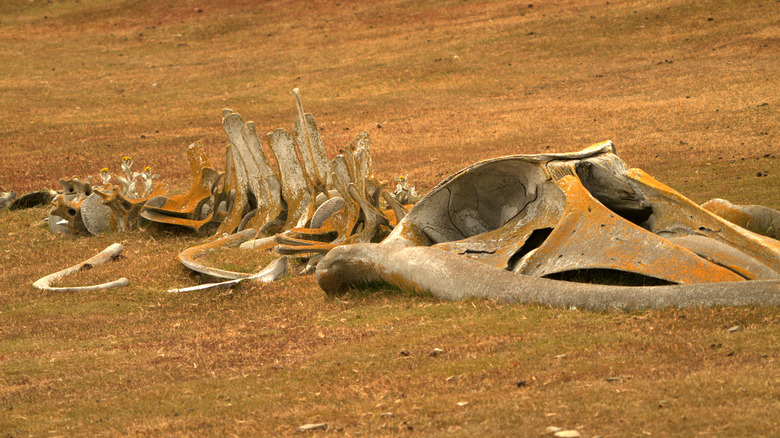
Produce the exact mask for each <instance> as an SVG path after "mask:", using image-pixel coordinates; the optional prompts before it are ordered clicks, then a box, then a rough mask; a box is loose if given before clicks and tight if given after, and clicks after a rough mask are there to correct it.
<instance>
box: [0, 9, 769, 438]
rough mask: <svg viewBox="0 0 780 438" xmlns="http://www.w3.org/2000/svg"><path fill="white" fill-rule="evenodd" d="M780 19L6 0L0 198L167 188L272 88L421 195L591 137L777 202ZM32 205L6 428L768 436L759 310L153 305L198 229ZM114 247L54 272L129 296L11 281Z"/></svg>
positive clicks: (5, 315) (2, 398) (181, 280)
mask: <svg viewBox="0 0 780 438" xmlns="http://www.w3.org/2000/svg"><path fill="white" fill-rule="evenodd" d="M778 16H780V3H777V2H776V1H769V0H758V1H725V2H724V1H697V2H689V1H683V0H662V1H622V0H610V1H604V0H600V1H587V0H583V1H533V0H529V1H527V2H524V3H518V2H508V1H499V0H496V1H476V0H474V1H472V0H467V1H462V0H461V1H425V2H420V1H415V2H413V1H383V2H380V1H364V2H352V1H345V0H342V1H309V2H302V1H301V2H285V1H264V2H254V1H247V0H228V1H220V2H206V1H194V0H192V1H190V0H174V1H167V2H158V1H153V0H117V1H108V0H80V1H78V0H77V1H72V0H68V1H66V0H61V1H60V0H49V1H40V0H30V1H28V0H13V1H6V2H2V3H0V59H2V62H0V105H2V108H4V111H3V112H2V114H3V116H2V117H0V132H1V133H2V135H0V188H2V189H4V190H15V191H17V192H19V193H21V192H25V191H28V190H33V189H39V188H43V187H50V188H58V187H57V181H58V180H59V178H61V177H70V176H73V175H75V176H78V177H84V176H86V175H89V174H91V175H93V176H94V177H95V178H97V175H98V172H99V170H100V169H101V168H102V167H106V166H107V167H110V168H111V169H112V171H114V172H117V171H118V170H119V163H120V160H121V157H122V156H124V155H130V156H132V157H133V159H134V160H135V162H136V163H137V166H146V165H150V166H152V167H153V168H154V170H155V173H159V174H160V175H161V180H162V181H164V182H167V183H168V184H169V185H170V186H171V187H172V188H173V191H183V190H184V189H185V188H186V187H188V185H189V182H190V181H189V168H188V164H187V162H186V159H185V153H184V152H185V148H186V146H187V145H188V144H189V143H191V142H192V141H195V140H202V141H203V143H204V144H205V145H206V148H207V150H208V153H209V156H210V158H211V160H212V163H213V164H214V165H215V166H216V167H217V168H219V169H223V168H224V146H225V144H226V143H227V139H226V136H225V134H224V132H223V131H222V127H221V114H222V113H221V110H222V108H225V107H228V108H231V109H233V110H234V111H236V112H238V113H240V114H241V115H242V116H243V117H244V118H245V119H246V120H254V121H255V122H256V124H257V127H258V131H259V132H261V133H263V132H268V131H272V130H273V129H276V128H277V127H285V128H287V129H290V128H291V126H292V121H293V118H294V116H295V107H294V105H293V98H292V95H291V94H290V91H291V90H292V88H294V87H298V88H300V89H301V92H302V95H303V99H304V105H305V107H306V110H307V111H308V112H311V113H313V114H314V115H315V116H316V117H317V120H318V122H319V123H320V125H321V129H322V130H321V134H322V137H323V140H324V142H325V145H326V150H327V151H328V153H329V154H330V155H331V156H334V155H335V154H336V153H337V151H338V149H339V148H340V147H341V146H342V145H344V144H345V143H347V142H348V141H349V140H350V139H351V138H353V137H354V136H355V135H356V134H357V133H358V132H360V131H363V130H365V131H368V132H369V133H370V134H371V139H372V156H373V161H374V165H375V169H376V172H377V174H378V176H379V177H380V178H381V179H385V180H390V179H392V178H393V177H394V176H398V175H402V174H408V175H409V178H410V180H411V182H412V184H413V185H416V186H417V188H418V191H419V192H423V193H424V192H426V191H427V190H428V189H430V188H432V187H433V186H434V185H435V184H436V183H438V182H439V181H440V180H441V179H443V178H444V177H446V176H447V175H449V174H451V173H452V172H455V171H457V170H458V169H460V168H462V167H464V166H466V165H468V164H471V163H473V162H475V161H478V160H481V159H485V158H491V157H496V156H501V155H508V154H515V153H541V152H565V151H573V150H577V149H580V148H582V147H584V146H587V145H589V144H591V143H595V142H598V141H602V140H606V139H611V140H613V141H614V142H615V143H616V145H617V147H618V152H619V154H620V155H621V156H622V158H623V159H624V160H625V161H626V162H627V163H628V164H629V165H631V166H634V167H640V168H642V169H644V170H646V171H647V172H649V173H650V174H651V175H653V176H655V177H656V178H657V179H659V180H661V181H663V182H664V183H666V184H668V185H670V186H672V187H674V188H676V189H678V190H679V191H680V192H682V193H684V194H686V195H688V196H689V197H691V198H692V199H693V200H695V201H697V202H703V201H706V200H707V199H710V198H712V197H724V198H727V199H730V200H732V201H734V202H737V203H757V204H763V205H767V206H769V207H773V208H780V165H779V164H778V163H780V160H778V158H777V157H778V155H780V147H779V146H778V140H777V136H778V131H779V130H780V111H778V107H780V100H778V96H780V79H779V78H780V74H779V73H780V68H779V66H780V26H778V19H777V17H778ZM759 174H760V175H761V176H757V175H759ZM46 212H47V211H46V209H42V208H40V209H31V210H25V211H18V212H8V211H2V212H0V233H1V234H0V235H3V236H5V238H4V239H3V240H2V242H0V266H2V269H0V284H2V285H3V286H2V287H0V431H3V432H4V433H5V434H6V435H8V436H14V437H16V436H28V435H33V436H41V435H52V436H83V435H95V434H97V435H115V434H116V435H120V434H149V435H172V434H177V435H196V436H204V435H205V436H209V435H217V434H219V435H227V434H230V435H234V434H237V435H250V436H257V435H263V434H264V435H279V434H282V435H286V434H295V430H296V428H297V427H298V426H300V425H302V424H305V423H317V422H327V423H328V430H327V431H326V432H313V434H333V435H345V436H357V435H363V436H365V435H369V436H377V435H380V436H381V435H396V434H399V435H404V434H408V435H412V434H420V435H424V436H437V435H456V436H475V435H480V436H507V435H519V436H533V435H543V434H544V432H545V428H546V427H548V426H559V427H564V428H576V429H578V430H579V431H580V432H581V433H582V435H583V436H586V437H592V436H602V437H609V436H614V437H617V436H621V437H622V436H648V435H650V436H672V435H675V436H694V435H711V436H769V435H772V434H774V433H776V430H777V426H778V421H777V418H776V416H777V415H776V413H777V410H778V407H780V406H779V405H778V399H780V389H778V388H780V377H778V376H780V366H778V360H780V343H778V336H780V312H778V310H777V309H774V308H719V309H693V310H665V311H649V312H642V313H607V314H603V313H593V312H587V311H580V310H562V309H550V308H546V307H542V306H508V305H501V304H496V303H493V302H486V301H479V300H475V301H470V302H465V303H447V302H439V301H437V300H435V299H433V298H431V297H428V296H419V295H414V294H411V293H407V292H399V291H392V290H384V289H379V290H376V289H374V290H370V291H355V292H353V293H351V294H349V295H347V296H345V297H342V298H339V299H335V298H331V297H327V296H325V294H324V293H323V292H322V291H321V290H320V289H319V288H318V287H317V285H316V282H315V281H314V279H313V277H311V276H308V277H297V278H287V279H284V280H282V281H280V282H277V283H274V284H270V285H265V286H249V285H245V286H241V287H240V288H237V289H233V290H228V291H225V290H221V291H206V292H200V293H192V294H179V295H171V294H167V293H166V292H165V290H166V289H168V288H170V287H174V286H187V285H192V284H195V283H196V279H195V278H194V277H192V276H191V275H190V274H189V273H188V272H187V271H186V270H185V269H184V268H183V267H181V266H180V265H179V264H178V262H177V261H176V259H175V255H176V254H177V253H178V252H179V251H181V250H182V249H184V248H186V247H188V246H191V245H193V244H195V243H197V242H198V240H197V239H196V238H194V237H191V236H176V235H152V234H150V233H147V232H144V231H133V232H129V233H124V234H112V235H106V236H101V237H97V238H73V237H64V236H54V235H51V234H50V233H49V232H48V229H47V228H46V226H45V225H44V224H43V222H42V219H43V218H44V217H45V216H46ZM113 242H121V243H122V244H124V245H125V247H126V250H125V258H124V259H122V260H120V261H117V262H113V263H109V264H107V265H104V266H100V267H98V268H96V269H93V270H90V271H85V272H82V273H79V274H78V275H77V276H76V277H74V278H73V279H70V280H68V281H71V282H80V283H96V282H100V281H106V280H110V279H115V278H117V277H120V276H126V277H128V278H130V281H131V285H130V286H129V287H126V288H122V289H116V290H110V291H106V292H99V293H89V294H86V293H82V294H59V295H58V294H48V293H41V292H39V291H37V290H34V289H32V288H31V287H30V285H31V283H32V282H33V281H34V280H36V279H37V278H39V277H41V276H43V275H46V274H48V273H51V272H54V271H57V270H59V269H62V268H64V267H66V266H69V265H71V264H73V263H76V262H78V261H81V260H84V259H86V258H88V257H90V256H92V255H93V254H95V253H97V252H99V251H100V250H102V249H103V248H105V247H106V246H108V245H109V244H111V243H113ZM247 257H248V258H247V259H246V260H243V261H242V263H243V264H244V266H247V267H250V268H251V267H252V266H255V265H256V264H259V263H260V262H261V261H262V260H264V259H263V257H265V256H263V255H261V254H252V255H249V256H247ZM734 326H739V329H737V330H733V331H729V330H727V329H729V328H731V327H734ZM434 348H440V349H442V350H444V352H443V353H441V354H438V355H436V356H433V355H431V352H432V351H433V349H434Z"/></svg>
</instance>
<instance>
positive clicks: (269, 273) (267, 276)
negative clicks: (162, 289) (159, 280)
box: [168, 257, 287, 293]
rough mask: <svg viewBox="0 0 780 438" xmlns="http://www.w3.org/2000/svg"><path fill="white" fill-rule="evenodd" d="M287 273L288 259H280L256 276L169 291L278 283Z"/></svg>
mask: <svg viewBox="0 0 780 438" xmlns="http://www.w3.org/2000/svg"><path fill="white" fill-rule="evenodd" d="M286 272H287V257H280V258H278V259H276V260H274V261H272V262H271V263H269V264H268V266H266V267H265V268H264V269H263V270H261V271H260V272H258V273H256V274H251V275H249V276H247V277H243V278H237V279H235V280H228V281H222V282H219V283H206V284H201V285H198V286H192V287H184V288H181V289H168V292H171V293H176V292H192V291H196V290H204V289H211V288H214V287H230V286H234V285H237V284H239V283H243V282H245V281H253V282H256V283H270V282H272V281H276V280H277V279H279V277H281V276H282V275H284V274H285V273H286Z"/></svg>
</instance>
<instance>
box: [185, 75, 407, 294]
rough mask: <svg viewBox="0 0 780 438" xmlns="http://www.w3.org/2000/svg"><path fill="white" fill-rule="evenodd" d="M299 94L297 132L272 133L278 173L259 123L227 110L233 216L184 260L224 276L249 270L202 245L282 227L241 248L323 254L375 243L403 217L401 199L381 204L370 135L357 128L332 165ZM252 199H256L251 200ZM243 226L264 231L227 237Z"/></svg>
mask: <svg viewBox="0 0 780 438" xmlns="http://www.w3.org/2000/svg"><path fill="white" fill-rule="evenodd" d="M294 95H295V100H296V108H297V112H298V117H297V118H296V121H295V124H294V128H293V134H294V136H291V135H290V134H288V133H287V132H286V131H284V130H283V129H277V130H276V131H274V132H271V133H269V134H267V137H268V140H269V143H270V146H271V151H272V153H273V155H274V157H275V158H276V161H277V163H278V165H279V174H278V175H277V174H276V173H275V172H274V170H273V169H272V168H271V166H270V164H269V161H268V159H267V158H266V156H265V154H264V152H263V147H262V145H261V144H260V140H259V138H258V137H257V133H256V128H255V125H254V123H252V122H246V123H244V122H243V119H242V118H241V117H240V116H239V115H238V114H236V113H233V112H232V111H230V110H224V111H223V116H224V119H223V126H224V127H225V132H226V133H227V136H228V139H229V141H230V147H229V149H228V151H229V152H228V159H227V170H226V172H225V175H226V176H225V183H224V185H223V192H224V193H225V198H226V203H225V205H226V208H225V210H226V211H227V218H226V219H225V220H224V221H222V224H221V225H220V227H219V229H218V230H217V235H216V236H215V237H214V238H216V239H218V240H216V241H212V242H210V243H208V244H205V245H200V246H197V247H194V248H190V249H188V250H186V251H184V252H183V253H182V254H180V256H179V258H180V260H182V263H184V264H185V265H186V266H188V267H190V268H192V269H193V270H195V271H198V272H202V273H206V274H208V275H211V276H215V277H218V278H225V279H229V278H235V277H236V276H237V275H243V274H241V273H235V272H229V271H223V270H220V269H216V268H210V267H207V266H203V265H201V264H200V263H198V262H197V261H196V259H197V257H199V255H201V254H202V251H204V250H208V249H213V248H216V247H219V246H223V245H227V244H234V243H235V242H236V239H238V240H240V241H244V240H247V241H248V240H249V239H251V238H252V237H258V236H259V235H264V234H267V233H269V232H275V233H278V234H277V236H276V237H275V238H274V240H273V241H271V240H270V239H266V240H260V241H257V240H255V241H252V242H251V243H249V242H245V244H244V245H243V247H244V248H249V247H252V248H256V247H258V246H259V247H262V248H263V249H270V248H273V247H275V248H274V249H275V251H276V252H277V253H279V254H290V255H298V256H301V255H311V254H323V253H326V252H328V251H329V250H330V249H332V248H334V247H335V246H336V245H339V244H343V243H344V242H364V241H365V242H368V241H372V240H374V239H375V237H376V236H377V235H378V234H379V233H383V232H385V230H386V229H389V228H391V224H394V223H395V217H398V216H403V213H404V210H403V208H402V207H400V206H398V205H391V207H392V208H394V209H396V210H397V212H398V214H395V213H393V212H388V211H382V210H381V209H380V205H379V202H380V200H381V199H383V196H382V193H383V190H384V184H383V183H380V182H379V181H377V180H376V178H374V176H373V164H372V162H371V155H370V149H369V138H368V134H366V133H361V134H359V135H358V136H357V137H356V138H355V140H354V141H353V142H351V143H350V144H349V145H347V146H346V147H345V149H346V152H345V155H342V156H338V157H336V158H335V159H334V160H333V161H332V162H330V163H329V162H328V160H327V156H326V154H325V149H324V147H323V145H322V140H321V139H320V137H319V128H318V127H317V124H316V121H315V119H314V116H312V115H311V114H308V113H305V112H304V111H303V106H302V105H301V102H300V96H299V94H298V92H297V90H295V92H294ZM230 150H233V151H234V153H232V154H231V153H230ZM252 198H254V199H255V200H256V205H250V199H252ZM329 198H331V199H329ZM396 204H397V203H396ZM307 226H309V227H310V228H306V227H307ZM244 227H247V228H252V229H255V230H259V231H258V232H257V235H256V236H252V237H249V236H248V234H245V233H240V234H241V235H242V236H244V237H240V238H222V237H223V236H229V235H230V233H232V232H234V231H235V230H236V229H238V230H239V231H240V230H242V229H243V228H244ZM333 233H335V234H336V237H335V239H334V238H333ZM316 260H318V258H317V259H315V262H314V263H316ZM312 267H313V264H312ZM312 267H310V269H311V268H312Z"/></svg>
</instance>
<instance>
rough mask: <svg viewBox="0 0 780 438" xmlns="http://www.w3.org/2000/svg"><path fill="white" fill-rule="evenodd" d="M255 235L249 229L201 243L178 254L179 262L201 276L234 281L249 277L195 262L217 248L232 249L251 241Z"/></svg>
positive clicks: (252, 230)
mask: <svg viewBox="0 0 780 438" xmlns="http://www.w3.org/2000/svg"><path fill="white" fill-rule="evenodd" d="M256 234H257V232H256V231H255V230H254V229H251V228H250V229H247V230H243V231H240V232H238V233H235V234H231V235H228V236H225V237H221V238H219V239H216V240H212V241H209V242H206V243H203V244H201V245H197V246H193V247H190V248H187V249H185V250H184V251H182V252H180V253H179V262H181V264H183V265H184V266H186V267H188V268H189V269H191V270H193V271H195V272H200V273H201V274H204V275H208V276H210V277H214V278H222V279H229V280H235V279H238V278H246V277H249V276H250V275H252V274H247V273H245V272H235V271H229V270H225V269H218V268H213V267H210V266H206V265H204V264H202V263H200V262H198V261H197V260H198V258H199V257H202V256H203V255H205V254H206V253H207V252H209V251H213V250H215V249H219V248H232V247H234V246H239V245H241V244H242V243H244V242H246V241H248V240H250V239H252V238H253V237H254V236H255V235H256Z"/></svg>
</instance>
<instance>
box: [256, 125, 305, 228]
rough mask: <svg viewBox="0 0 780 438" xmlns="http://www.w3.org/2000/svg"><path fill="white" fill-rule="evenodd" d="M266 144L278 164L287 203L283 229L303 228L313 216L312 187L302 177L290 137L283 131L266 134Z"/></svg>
mask: <svg viewBox="0 0 780 438" xmlns="http://www.w3.org/2000/svg"><path fill="white" fill-rule="evenodd" d="M268 142H269V143H271V149H272V150H273V151H274V155H275V156H276V161H277V162H278V163H279V173H280V174H281V181H282V197H283V198H284V200H285V201H286V202H287V222H286V223H285V229H290V228H294V227H304V226H306V222H308V221H309V218H311V216H312V214H314V210H315V208H316V207H315V204H314V194H313V192H314V187H312V186H311V183H310V182H309V181H307V179H306V178H305V177H304V173H303V168H302V167H301V163H300V162H299V161H298V156H297V154H296V152H295V145H294V141H293V138H292V136H290V134H288V133H287V132H286V131H285V130H283V129H277V130H276V131H274V132H271V133H269V134H268Z"/></svg>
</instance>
